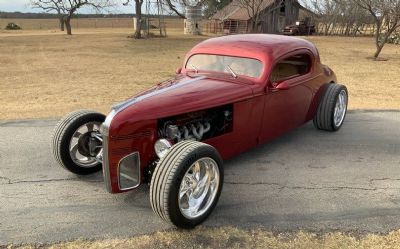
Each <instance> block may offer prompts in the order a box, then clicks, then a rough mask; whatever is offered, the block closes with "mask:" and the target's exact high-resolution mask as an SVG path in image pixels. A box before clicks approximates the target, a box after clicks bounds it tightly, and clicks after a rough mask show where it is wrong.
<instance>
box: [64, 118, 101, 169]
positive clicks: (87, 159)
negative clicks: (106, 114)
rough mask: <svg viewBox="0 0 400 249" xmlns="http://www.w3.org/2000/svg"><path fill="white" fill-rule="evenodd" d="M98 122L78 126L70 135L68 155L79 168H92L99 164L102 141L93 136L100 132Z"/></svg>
mask: <svg viewBox="0 0 400 249" xmlns="http://www.w3.org/2000/svg"><path fill="white" fill-rule="evenodd" d="M100 125H101V123H99V122H89V123H86V124H84V125H82V126H80V127H79V128H78V129H77V130H76V131H75V132H74V134H73V135H72V138H71V141H70V146H69V153H70V156H71V159H72V161H73V162H74V163H76V164H78V165H79V166H81V167H86V168H89V167H94V166H97V165H98V164H99V163H100V162H99V160H98V158H100V157H99V154H100V153H102V149H101V145H102V141H99V138H98V136H93V134H95V133H98V132H99V131H100Z"/></svg>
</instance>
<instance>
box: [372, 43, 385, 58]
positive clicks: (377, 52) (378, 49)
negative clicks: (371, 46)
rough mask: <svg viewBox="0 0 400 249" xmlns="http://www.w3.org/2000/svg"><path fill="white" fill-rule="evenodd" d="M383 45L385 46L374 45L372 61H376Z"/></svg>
mask: <svg viewBox="0 0 400 249" xmlns="http://www.w3.org/2000/svg"><path fill="white" fill-rule="evenodd" d="M384 45H385V43H383V44H379V45H376V51H375V54H374V59H375V60H376V59H378V56H379V54H380V53H381V52H382V49H383V46H384Z"/></svg>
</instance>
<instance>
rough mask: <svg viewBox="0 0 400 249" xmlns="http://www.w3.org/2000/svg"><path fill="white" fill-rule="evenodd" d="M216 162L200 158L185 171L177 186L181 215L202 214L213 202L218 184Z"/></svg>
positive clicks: (192, 216) (218, 174)
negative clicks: (178, 186)
mask: <svg viewBox="0 0 400 249" xmlns="http://www.w3.org/2000/svg"><path fill="white" fill-rule="evenodd" d="M219 180H220V172H219V169H218V165H217V163H216V162H215V161H214V160H213V159H211V158H209V157H205V158H201V159H199V160H197V161H196V162H195V163H193V164H192V165H191V166H190V167H189V169H188V170H187V171H186V173H185V175H184V177H183V179H182V182H181V185H180V188H179V196H178V201H179V209H180V211H181V213H182V215H183V216H185V217H186V218H188V219H194V218H197V217H199V216H201V215H203V214H204V213H205V212H207V210H208V209H209V208H210V206H211V205H212V203H213V200H214V199H215V197H216V195H217V192H218V186H219Z"/></svg>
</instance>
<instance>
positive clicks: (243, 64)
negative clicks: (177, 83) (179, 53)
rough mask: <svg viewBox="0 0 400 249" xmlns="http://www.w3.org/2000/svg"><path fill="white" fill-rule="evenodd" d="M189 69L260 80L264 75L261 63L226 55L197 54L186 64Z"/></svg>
mask: <svg viewBox="0 0 400 249" xmlns="http://www.w3.org/2000/svg"><path fill="white" fill-rule="evenodd" d="M186 68H187V69H192V70H195V71H196V72H197V71H198V70H206V71H216V72H224V73H229V74H232V76H233V77H235V78H236V75H244V76H248V77H252V78H259V77H260V76H261V74H262V69H263V65H262V63H261V61H259V60H256V59H250V58H243V57H233V56H225V55H212V54H196V55H193V56H192V57H190V58H189V60H188V61H187V63H186Z"/></svg>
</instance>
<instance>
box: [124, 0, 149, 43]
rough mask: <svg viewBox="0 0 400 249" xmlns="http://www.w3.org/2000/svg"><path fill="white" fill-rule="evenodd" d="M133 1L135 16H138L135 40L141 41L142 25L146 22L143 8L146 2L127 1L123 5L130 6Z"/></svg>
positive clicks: (141, 0)
mask: <svg viewBox="0 0 400 249" xmlns="http://www.w3.org/2000/svg"><path fill="white" fill-rule="evenodd" d="M131 1H132V2H135V15H136V30H135V33H134V34H133V38H135V39H140V38H142V24H143V21H144V20H143V19H142V6H143V1H144V0H126V2H125V3H123V5H128V4H129V3H130V2H131Z"/></svg>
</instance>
